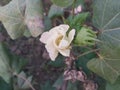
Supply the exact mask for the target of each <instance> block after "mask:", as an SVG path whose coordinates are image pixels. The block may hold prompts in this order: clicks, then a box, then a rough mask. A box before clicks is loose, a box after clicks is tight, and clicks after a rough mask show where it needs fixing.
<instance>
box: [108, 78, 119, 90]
mask: <svg viewBox="0 0 120 90" xmlns="http://www.w3.org/2000/svg"><path fill="white" fill-rule="evenodd" d="M106 90H120V78H119V79H118V80H117V81H116V83H115V84H110V83H107V85H106Z"/></svg>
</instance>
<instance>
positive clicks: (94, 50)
mask: <svg viewBox="0 0 120 90" xmlns="http://www.w3.org/2000/svg"><path fill="white" fill-rule="evenodd" d="M98 50H99V49H93V50H90V51H88V52H85V53H83V54H80V55H78V56H77V59H78V58H79V57H82V56H84V55H86V54H89V53H92V52H96V51H98Z"/></svg>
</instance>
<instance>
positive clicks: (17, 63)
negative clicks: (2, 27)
mask: <svg viewBox="0 0 120 90" xmlns="http://www.w3.org/2000/svg"><path fill="white" fill-rule="evenodd" d="M26 63H27V62H26V60H25V59H23V58H21V57H18V56H16V55H13V54H11V53H10V52H9V49H8V48H6V46H5V44H3V43H0V76H1V77H2V78H3V79H4V80H5V81H6V82H7V83H10V79H11V77H13V75H14V73H18V72H20V70H21V69H22V68H23V66H24V65H26Z"/></svg>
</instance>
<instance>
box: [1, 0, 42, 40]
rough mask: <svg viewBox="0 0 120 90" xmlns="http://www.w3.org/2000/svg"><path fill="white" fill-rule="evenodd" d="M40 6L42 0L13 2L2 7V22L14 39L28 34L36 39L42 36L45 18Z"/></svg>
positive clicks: (15, 0)
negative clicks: (43, 19)
mask: <svg viewBox="0 0 120 90" xmlns="http://www.w3.org/2000/svg"><path fill="white" fill-rule="evenodd" d="M40 4H41V0H34V1H33V0H12V1H11V2H9V3H8V4H7V5H5V6H3V7H0V21H2V23H3V25H4V27H5V28H6V30H7V32H8V34H9V35H10V37H11V38H12V39H16V38H19V37H21V36H23V35H24V34H25V35H26V32H28V33H29V32H30V33H31V35H32V36H34V37H37V36H38V35H39V34H41V32H42V30H43V24H42V18H43V17H42V6H41V5H40ZM28 29H29V30H28Z"/></svg>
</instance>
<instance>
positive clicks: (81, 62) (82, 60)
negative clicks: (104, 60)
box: [76, 49, 96, 75]
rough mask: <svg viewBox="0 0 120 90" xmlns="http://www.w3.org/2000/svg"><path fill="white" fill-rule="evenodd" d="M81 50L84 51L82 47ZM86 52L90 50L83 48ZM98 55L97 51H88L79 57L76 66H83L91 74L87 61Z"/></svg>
mask: <svg viewBox="0 0 120 90" xmlns="http://www.w3.org/2000/svg"><path fill="white" fill-rule="evenodd" d="M80 51H82V50H81V49H80ZM83 51H84V52H88V50H83ZM94 57H96V54H95V53H88V54H86V55H84V56H81V57H79V58H78V59H77V60H76V66H77V68H79V67H81V68H82V70H83V71H84V72H85V73H86V74H87V75H90V74H91V71H90V70H89V69H88V67H87V63H88V61H89V60H90V59H92V58H94Z"/></svg>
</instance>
